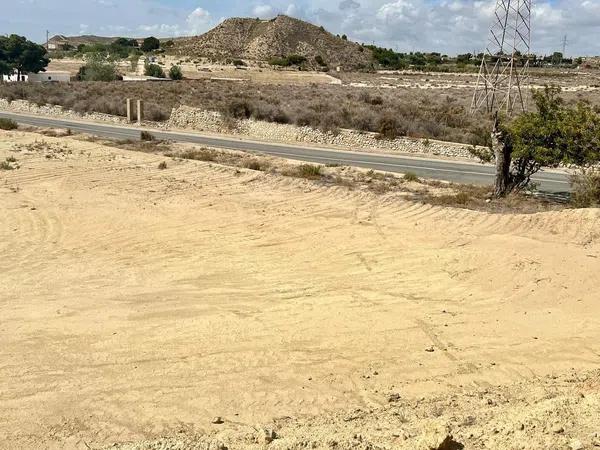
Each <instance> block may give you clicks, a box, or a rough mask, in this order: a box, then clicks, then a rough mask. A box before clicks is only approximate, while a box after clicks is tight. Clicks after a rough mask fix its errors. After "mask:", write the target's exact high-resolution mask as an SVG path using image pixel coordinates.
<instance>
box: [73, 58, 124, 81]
mask: <svg viewBox="0 0 600 450" xmlns="http://www.w3.org/2000/svg"><path fill="white" fill-rule="evenodd" d="M118 75H119V74H118V72H117V67H116V65H115V64H114V63H113V62H111V61H108V60H105V59H103V58H102V57H101V56H100V55H95V56H93V57H91V58H90V59H89V62H88V63H87V64H86V65H85V66H82V67H80V68H79V71H78V72H77V79H78V80H79V81H115V80H116V79H117V77H118Z"/></svg>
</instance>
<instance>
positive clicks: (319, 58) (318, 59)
mask: <svg viewBox="0 0 600 450" xmlns="http://www.w3.org/2000/svg"><path fill="white" fill-rule="evenodd" d="M315 62H316V63H317V64H318V65H319V66H321V67H325V66H327V63H326V62H325V60H324V59H323V57H322V56H321V55H317V56H315Z"/></svg>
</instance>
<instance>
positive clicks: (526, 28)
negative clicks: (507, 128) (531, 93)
mask: <svg viewBox="0 0 600 450" xmlns="http://www.w3.org/2000/svg"><path fill="white" fill-rule="evenodd" d="M531 6H532V0H497V2H496V8H495V13H494V21H493V23H492V26H491V27H490V31H489V41H488V45H487V47H486V49H485V52H484V54H483V58H482V60H481V67H480V70H479V76H478V78H477V84H476V87H475V93H474V94H473V101H472V103H471V111H472V112H476V111H481V110H485V111H486V112H488V113H490V114H495V113H497V112H499V111H503V112H505V113H506V114H507V115H511V114H512V113H513V112H514V110H515V109H519V110H522V111H525V103H526V101H525V95H526V91H525V88H526V85H527V82H528V78H529V59H530V54H531Z"/></svg>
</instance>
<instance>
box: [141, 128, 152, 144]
mask: <svg viewBox="0 0 600 450" xmlns="http://www.w3.org/2000/svg"><path fill="white" fill-rule="evenodd" d="M140 139H141V140H142V141H148V142H149V141H155V140H156V138H155V137H154V135H153V134H152V133H150V132H148V131H142V132H141V133H140Z"/></svg>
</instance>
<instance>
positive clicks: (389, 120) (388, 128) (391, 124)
mask: <svg viewBox="0 0 600 450" xmlns="http://www.w3.org/2000/svg"><path fill="white" fill-rule="evenodd" d="M377 132H378V133H379V134H378V135H377V136H378V138H379V139H390V140H394V139H396V138H398V137H400V136H406V131H405V130H404V129H403V128H402V127H401V125H400V124H399V123H398V120H396V118H395V117H393V116H392V115H384V116H382V117H381V118H380V119H379V122H378V124H377Z"/></svg>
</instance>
